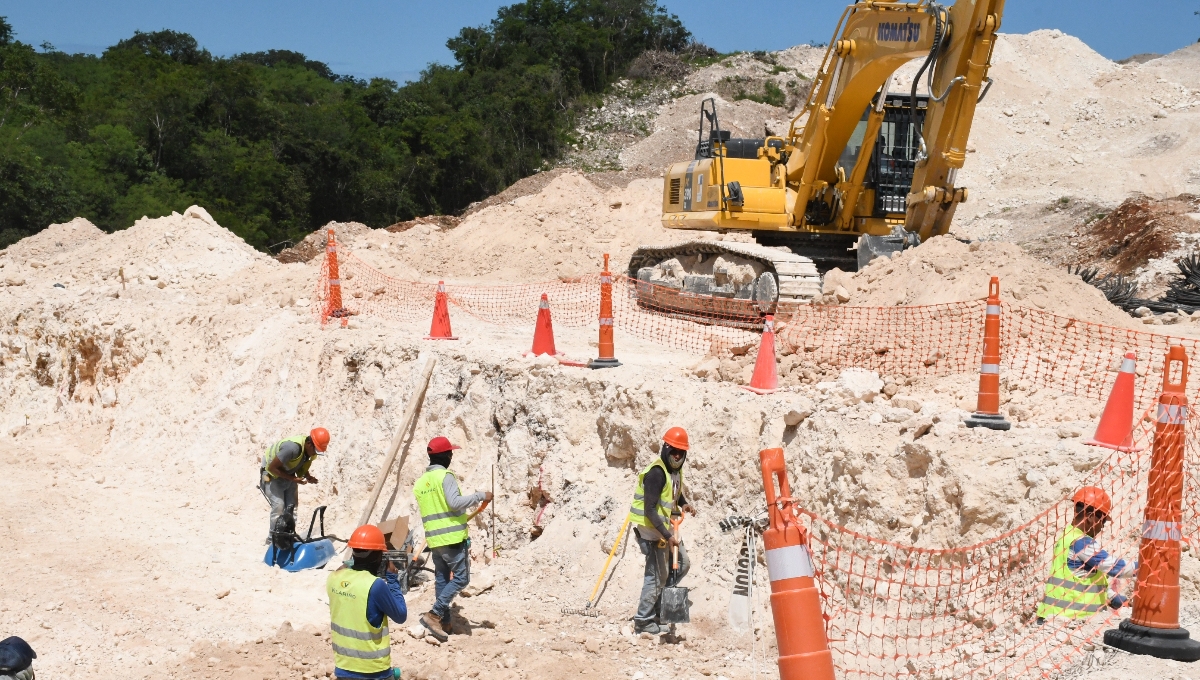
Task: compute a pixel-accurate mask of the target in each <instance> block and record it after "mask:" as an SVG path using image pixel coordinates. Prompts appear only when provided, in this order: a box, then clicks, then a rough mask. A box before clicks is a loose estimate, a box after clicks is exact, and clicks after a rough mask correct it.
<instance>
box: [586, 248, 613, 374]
mask: <svg viewBox="0 0 1200 680" xmlns="http://www.w3.org/2000/svg"><path fill="white" fill-rule="evenodd" d="M612 284H613V278H612V272H610V271H608V253H604V271H602V272H600V344H599V347H598V349H599V350H600V351H599V354H600V356H598V357H596V358H595V359H592V360H591V361H589V362H588V363H587V366H588V368H616V367H617V366H620V365H621V362H619V361H617V356H616V355H615V354H613V351H614V350H613V304H612Z"/></svg>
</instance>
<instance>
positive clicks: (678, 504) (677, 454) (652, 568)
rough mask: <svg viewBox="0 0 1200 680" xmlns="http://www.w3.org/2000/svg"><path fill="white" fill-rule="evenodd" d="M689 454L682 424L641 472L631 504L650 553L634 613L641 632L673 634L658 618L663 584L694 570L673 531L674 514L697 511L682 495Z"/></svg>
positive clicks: (645, 551)
mask: <svg viewBox="0 0 1200 680" xmlns="http://www.w3.org/2000/svg"><path fill="white" fill-rule="evenodd" d="M687 453H688V435H687V431H685V430H684V429H683V428H682V427H672V428H671V429H669V430H667V432H666V434H664V435H663V440H662V448H661V450H660V452H659V455H658V457H656V458H655V459H654V462H652V463H650V464H649V465H647V466H646V469H644V470H642V473H641V474H640V475H638V484H637V491H635V492H634V494H633V503H632V505H630V507H629V521H630V523H632V524H633V525H634V526H635V527H637V541H638V547H639V548H640V549H641V551H642V554H643V555H645V556H646V569H645V574H644V578H643V580H642V594H641V597H640V598H639V600H638V610H637V614H635V615H634V617H633V625H634V630H635V631H636V632H638V633H650V634H652V635H657V634H660V633H666V632H668V630H669V628H668V627H667V626H665V625H662V624H660V623H659V620H658V607H659V599H660V598H661V597H662V591H663V588H667V587H673V586H675V585H677V584H678V583H679V581H680V580H681V579H682V578H683V577H684V576H686V575H687V573H688V570H689V569H691V561H690V560H689V559H688V556H687V550H686V549H685V548H684V546H683V539H682V538H681V537H680V536H679V534H678V532H673V531H671V518H672V517H682V514H683V512H684V511H687V512H690V513H692V514H693V515H695V514H696V511H695V509H693V508H692V506H691V505H690V504H689V503H688V502H687V499H686V498H684V495H683V464H684V462H685V461H686V460H687ZM672 548H678V551H679V568H678V569H675V570H672V569H671V549H672Z"/></svg>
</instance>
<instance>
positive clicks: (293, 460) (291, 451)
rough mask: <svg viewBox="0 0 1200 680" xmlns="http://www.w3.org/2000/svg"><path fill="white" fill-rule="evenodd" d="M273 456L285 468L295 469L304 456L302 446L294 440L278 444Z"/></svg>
mask: <svg viewBox="0 0 1200 680" xmlns="http://www.w3.org/2000/svg"><path fill="white" fill-rule="evenodd" d="M275 457H276V458H278V459H279V462H280V463H282V464H283V468H284V469H285V470H295V469H296V468H297V467H298V466H299V464H300V463H299V461H300V460H301V459H302V458H303V457H304V447H303V446H300V445H299V444H297V443H296V442H284V443H282V444H280V445H279V450H278V451H276V452H275Z"/></svg>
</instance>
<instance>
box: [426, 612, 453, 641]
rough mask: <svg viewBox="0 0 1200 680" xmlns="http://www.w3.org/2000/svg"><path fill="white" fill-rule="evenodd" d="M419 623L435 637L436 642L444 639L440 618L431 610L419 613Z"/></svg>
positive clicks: (444, 634)
mask: <svg viewBox="0 0 1200 680" xmlns="http://www.w3.org/2000/svg"><path fill="white" fill-rule="evenodd" d="M421 625H422V626H424V627H425V630H427V631H429V634H430V635H432V636H433V637H434V638H436V639H437V641H438V642H445V641H446V639H447V638H446V631H444V630H442V620H441V619H439V618H438V616H437V614H434V613H433V612H425V613H424V614H421Z"/></svg>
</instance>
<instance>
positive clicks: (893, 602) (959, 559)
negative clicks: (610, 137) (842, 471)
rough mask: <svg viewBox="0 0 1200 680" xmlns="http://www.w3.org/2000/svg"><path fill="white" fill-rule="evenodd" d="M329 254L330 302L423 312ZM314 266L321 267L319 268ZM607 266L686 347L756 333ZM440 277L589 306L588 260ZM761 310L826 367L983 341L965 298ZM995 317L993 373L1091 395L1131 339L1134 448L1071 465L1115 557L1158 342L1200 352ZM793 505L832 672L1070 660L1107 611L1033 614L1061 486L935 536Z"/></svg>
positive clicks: (403, 316) (1134, 506)
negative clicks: (506, 279)
mask: <svg viewBox="0 0 1200 680" xmlns="http://www.w3.org/2000/svg"><path fill="white" fill-rule="evenodd" d="M339 263H340V270H341V286H342V296H343V304H344V306H345V308H346V312H347V313H349V314H351V315H357V314H361V315H369V316H376V317H381V318H387V319H395V320H400V321H425V320H428V319H430V318H431V315H432V310H433V302H434V294H435V292H436V289H437V285H436V284H433V283H421V282H413V281H403V280H400V279H397V278H393V277H389V276H386V275H384V274H382V273H381V272H379V271H377V270H375V269H374V268H372V267H371V266H370V265H369V264H367V263H366V262H364V261H362V260H361V259H359V258H357V257H355V256H354V255H353V254H352V253H345V252H343V253H342V254H341V255H340V257H339ZM326 275H327V274H326V272H325V271H324V270H323V271H322V280H324V278H325V277H326ZM613 279H614V283H613V311H614V326H615V328H616V329H618V330H621V331H624V332H625V333H628V334H629V335H632V336H634V337H638V338H641V339H644V340H647V341H651V342H656V343H659V344H662V345H664V346H668V347H673V348H676V349H681V350H684V351H687V352H691V353H694V354H706V353H716V352H718V351H720V350H722V349H726V348H729V347H732V346H735V345H746V344H756V343H757V340H758V334H757V333H756V332H755V331H756V330H760V329H761V316H762V315H761V311H762V310H759V309H757V308H756V307H755V305H754V303H753V302H751V301H743V300H723V301H718V302H713V301H711V300H706V299H689V298H687V296H685V295H681V294H680V293H679V292H678V291H676V290H673V289H665V288H662V287H655V286H651V285H650V284H647V283H644V282H639V281H636V280H632V279H628V278H626V277H621V276H614V277H613ZM319 286H320V288H319V290H318V295H317V297H318V302H317V304H316V306H315V307H316V309H317V313H318V315H319V316H321V318H322V321H324V320H326V319H327V318H328V317H329V316H330V312H331V311H333V310H328V309H326V308H325V307H324V306H323V304H324V301H325V300H326V299H327V290H328V285H327V283H324V284H319ZM446 292H447V297H448V299H449V302H450V304H451V305H452V311H451V314H452V315H453V314H455V313H456V311H455V310H461V312H463V313H466V314H468V315H470V316H472V317H474V318H477V319H479V320H482V321H485V322H488V323H494V324H499V325H507V326H527V327H528V328H530V329H532V328H533V325H534V323H535V320H536V318H537V309H538V302H539V299H540V296H541V295H542V294H543V293H545V294H547V295H548V296H549V299H550V305H551V308H552V312H553V315H554V321H555V323H558V324H563V325H565V326H574V327H581V326H587V325H591V324H595V323H597V318H598V313H599V302H600V277H599V275H598V274H597V275H589V276H583V277H579V278H577V279H572V280H568V281H562V280H560V281H549V282H543V283H533V284H496V285H459V284H447V285H446ZM639 293H640V296H641V301H640V303H639V299H638V298H639ZM772 311H774V312H775V313H776V314H777V336H776V337H777V341H779V342H780V343H781V346H785V345H786V346H787V351H790V352H794V353H795V354H797V355H800V356H801V357H802V358H803V359H805V360H807V361H811V362H813V363H815V364H818V365H821V366H825V367H829V368H835V369H837V368H851V367H857V368H866V369H870V370H874V371H878V372H879V373H881V374H891V375H908V376H930V377H937V376H944V375H952V374H964V373H967V374H971V373H976V372H977V371H978V370H979V368H978V367H979V364H980V362H981V360H982V356H983V328H984V313H985V303H984V301H983V300H976V301H967V302H955V303H947V304H942V305H932V306H926V307H886V308H867V307H846V306H820V305H795V306H780V307H779V308H777V309H774V310H772ZM698 321H703V322H698ZM1001 329H1002V330H1001V356H1002V360H1001V365H1002V375H1003V376H1004V378H1005V379H1006V380H1007V381H1008V384H1010V385H1011V384H1012V383H1013V381H1024V382H1027V383H1028V384H1029V385H1031V386H1037V387H1039V388H1051V389H1055V390H1059V391H1062V392H1064V393H1071V394H1075V395H1077V396H1080V397H1085V398H1089V399H1093V400H1095V401H1097V402H1102V401H1103V400H1104V399H1105V398H1107V394H1108V391H1109V390H1110V389H1111V387H1112V383H1113V380H1114V379H1115V377H1116V375H1117V371H1118V369H1119V366H1120V363H1121V359H1122V357H1123V355H1124V354H1125V352H1128V351H1132V352H1135V353H1136V356H1137V364H1138V371H1139V377H1138V379H1137V380H1136V381H1135V384H1136V392H1135V400H1136V406H1135V408H1136V409H1137V412H1139V413H1141V412H1146V413H1147V415H1148V417H1147V418H1143V419H1139V420H1138V422H1137V425H1136V426H1135V442H1136V443H1137V444H1138V445H1139V446H1141V447H1143V448H1144V450H1142V451H1140V452H1133V453H1120V452H1113V453H1111V454H1110V455H1109V456H1108V457H1107V458H1106V459H1104V461H1103V462H1102V463H1100V464H1099V466H1098V467H1096V468H1095V469H1093V470H1092V471H1091V473H1090V474H1089V477H1088V482H1087V483H1088V484H1092V485H1096V486H1099V487H1101V488H1103V489H1105V490H1106V491H1107V492H1108V493H1109V494H1110V495H1111V496H1112V499H1113V507H1114V512H1113V515H1112V518H1111V521H1110V522H1109V524H1108V526H1107V527H1106V528H1105V530H1104V531H1103V533H1102V534H1101V535H1100V536H1099V542H1100V543H1101V544H1102V545H1103V547H1104V548H1105V549H1106V550H1108V551H1109V552H1111V553H1113V554H1116V555H1119V556H1122V557H1123V558H1124V559H1126V560H1128V561H1130V562H1132V561H1133V560H1135V559H1137V557H1138V549H1139V544H1140V536H1141V529H1142V519H1143V513H1144V511H1145V508H1146V483H1147V479H1148V476H1149V474H1150V470H1151V460H1152V449H1153V443H1154V442H1153V437H1154V431H1153V428H1154V421H1155V419H1154V417H1153V415H1154V411H1153V410H1152V409H1153V408H1154V407H1155V402H1156V400H1157V398H1158V394H1159V391H1160V388H1161V386H1162V383H1163V381H1162V371H1163V365H1164V357H1165V355H1166V352H1167V349H1168V347H1169V346H1170V345H1171V344H1181V345H1183V346H1184V348H1185V350H1186V351H1187V353H1188V355H1189V356H1191V357H1196V358H1200V351H1198V350H1200V342H1197V340H1195V339H1181V338H1171V337H1169V336H1165V335H1159V334H1156V333H1149V332H1144V331H1137V330H1132V329H1130V330H1126V329H1118V328H1113V327H1110V326H1105V325H1102V324H1095V323H1089V322H1083V321H1078V320H1074V319H1070V318H1067V317H1061V316H1057V315H1055V314H1051V313H1048V312H1045V311H1042V310H1036V309H1029V308H1023V307H1015V306H1012V305H1008V304H1005V305H1004V310H1003V314H1002V326H1001ZM619 355H620V349H619V347H618V356H619ZM1197 370H1200V369H1190V368H1189V375H1188V376H1187V377H1188V382H1189V383H1190V385H1191V386H1192V387H1191V389H1192V392H1193V394H1194V392H1195V390H1197V389H1200V375H1196V372H1197ZM1198 424H1200V423H1198V422H1197V420H1196V418H1195V417H1191V416H1190V414H1189V418H1188V420H1187V423H1186V435H1187V436H1186V445H1185V465H1184V472H1183V475H1184V493H1183V507H1182V512H1183V529H1182V537H1183V540H1184V542H1185V543H1187V544H1189V545H1200V544H1197V543H1196V541H1197V540H1198V539H1200V502H1198V501H1200V473H1197V472H1194V471H1200V450H1198V449H1197V444H1196V437H1195V435H1196V432H1197V426H1198ZM1010 436H1011V435H1010ZM1178 474H1179V473H1178V472H1177V471H1170V472H1169V475H1174V476H1176V478H1177V476H1178ZM804 514H805V516H806V518H807V521H808V522H809V524H810V529H811V536H812V539H811V545H812V549H813V558H814V563H815V564H816V565H817V569H818V572H819V573H818V577H819V586H820V589H821V592H822V596H823V606H824V609H825V613H826V616H827V617H829V622H828V631H829V636H830V639H831V643H830V644H831V648H832V649H833V652H834V656H835V660H836V661H837V665H838V668H839V671H840V674H841V675H842V676H843V677H846V678H903V677H923V678H924V677H928V678H985V677H986V678H1004V677H1007V678H1017V677H1036V676H1043V675H1048V674H1050V673H1052V672H1054V671H1056V670H1062V669H1064V668H1065V667H1067V666H1069V665H1070V664H1073V663H1076V662H1078V661H1079V660H1080V659H1081V658H1082V655H1083V654H1084V650H1085V648H1087V646H1089V645H1091V644H1095V643H1097V642H1098V640H1099V637H1100V636H1101V635H1102V633H1103V631H1104V630H1105V629H1107V628H1113V627H1115V626H1116V625H1117V623H1118V622H1119V619H1120V618H1121V616H1122V615H1119V614H1114V613H1112V612H1110V611H1108V610H1105V611H1102V612H1100V613H1098V614H1096V615H1094V616H1092V617H1090V618H1087V619H1080V620H1067V619H1059V618H1049V619H1047V620H1046V622H1045V623H1043V624H1041V625H1039V624H1038V623H1037V622H1036V619H1035V611H1036V607H1037V603H1038V602H1039V601H1040V600H1041V599H1042V596H1043V588H1044V584H1045V580H1046V578H1047V576H1048V574H1049V572H1050V567H1051V562H1052V560H1053V554H1054V546H1055V543H1056V541H1057V540H1058V539H1059V536H1060V534H1061V533H1062V531H1063V530H1064V528H1065V527H1066V526H1067V525H1068V524H1069V523H1070V522H1071V519H1072V515H1073V507H1072V504H1071V502H1070V501H1069V500H1066V499H1064V500H1060V501H1058V502H1057V503H1055V504H1053V505H1052V506H1050V507H1049V508H1048V509H1046V510H1045V511H1043V512H1042V513H1041V514H1039V515H1038V516H1036V517H1034V518H1033V519H1031V520H1030V521H1028V522H1026V523H1025V524H1023V525H1021V526H1019V527H1017V528H1015V529H1012V530H1010V531H1008V532H1007V533H1005V534H1003V535H1001V536H999V537H997V538H994V539H991V540H988V541H984V542H982V543H978V544H976V545H972V546H966V547H962V548H955V549H948V550H932V549H922V548H915V547H912V546H905V545H900V544H895V543H890V542H886V541H881V540H878V539H874V538H871V537H869V536H864V535H861V534H859V533H856V532H854V531H851V530H849V529H846V528H845V527H842V526H839V525H837V524H835V523H833V522H830V521H829V520H826V519H824V518H822V517H819V516H817V515H815V514H812V513H808V512H807V511H805V512H804ZM1136 588H1137V584H1136V582H1133V583H1131V582H1130V581H1129V580H1126V581H1125V586H1124V592H1125V594H1126V595H1128V596H1132V595H1133V594H1134V592H1136ZM1128 611H1129V610H1128V609H1125V610H1123V612H1124V613H1125V614H1127V613H1128Z"/></svg>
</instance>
